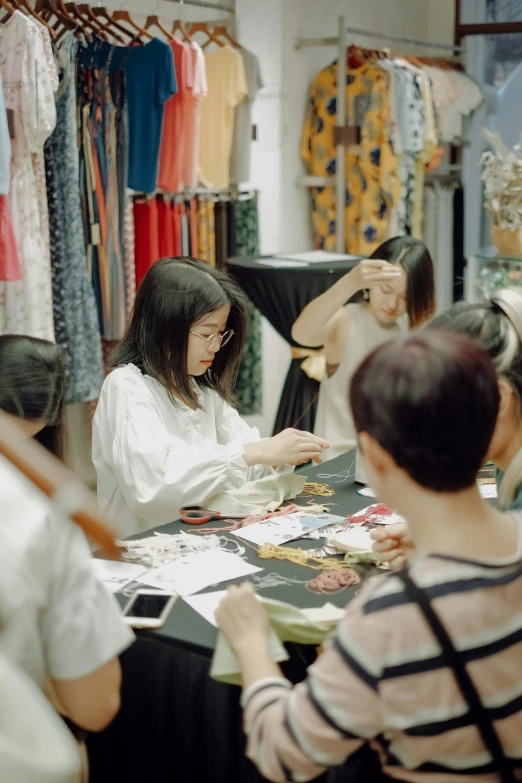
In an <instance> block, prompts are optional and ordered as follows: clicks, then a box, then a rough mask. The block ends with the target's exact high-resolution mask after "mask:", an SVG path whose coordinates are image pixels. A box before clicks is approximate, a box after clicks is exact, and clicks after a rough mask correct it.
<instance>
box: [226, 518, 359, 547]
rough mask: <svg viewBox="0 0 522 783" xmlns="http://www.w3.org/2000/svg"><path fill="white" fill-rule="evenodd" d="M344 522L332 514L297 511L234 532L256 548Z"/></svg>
mask: <svg viewBox="0 0 522 783" xmlns="http://www.w3.org/2000/svg"><path fill="white" fill-rule="evenodd" d="M345 521H346V520H344V519H343V517H336V516H333V515H332V514H307V513H306V511H297V512H296V513H295V514H285V516H282V517H271V518H270V519H264V520H263V521H262V522H255V523H254V524H253V525H248V527H241V528H239V530H236V531H235V535H236V536H239V537H240V538H242V539H244V540H245V541H251V542H252V543H254V544H257V545H258V546H263V544H286V543H287V542H288V541H294V540H295V539H296V538H302V537H303V536H305V535H306V534H307V533H310V532H312V531H314V530H319V529H320V528H322V527H326V526H327V525H333V524H336V523H338V522H339V523H340V522H345Z"/></svg>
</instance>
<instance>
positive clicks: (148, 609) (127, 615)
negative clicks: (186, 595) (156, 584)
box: [123, 590, 178, 628]
mask: <svg viewBox="0 0 522 783" xmlns="http://www.w3.org/2000/svg"><path fill="white" fill-rule="evenodd" d="M177 598H178V596H177V595H172V594H171V593H163V592H161V591H160V590H138V591H137V592H136V593H135V594H134V595H133V596H132V598H131V599H130V601H129V603H128V604H127V606H126V607H125V609H124V610H123V619H124V621H125V622H126V623H127V624H128V625H130V626H132V627H133V628H162V627H163V626H164V625H165V621H166V619H167V617H168V616H169V613H170V611H171V609H172V607H173V606H174V604H175V603H176V600H177Z"/></svg>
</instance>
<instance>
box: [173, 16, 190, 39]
mask: <svg viewBox="0 0 522 783" xmlns="http://www.w3.org/2000/svg"><path fill="white" fill-rule="evenodd" d="M178 30H179V31H180V33H181V35H182V36H183V38H184V39H185V41H188V42H189V43H192V38H191V36H190V34H189V32H188V30H187V28H186V27H185V25H184V24H183V22H182V21H181V19H176V21H175V22H174V25H173V27H172V33H171V35H172V36H174V35H175V34H176V33H177V31H178Z"/></svg>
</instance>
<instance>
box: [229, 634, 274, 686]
mask: <svg viewBox="0 0 522 783" xmlns="http://www.w3.org/2000/svg"><path fill="white" fill-rule="evenodd" d="M234 652H235V653H236V655H237V657H238V660H239V663H240V666H241V678H242V681H243V689H245V690H246V689H247V688H250V686H251V685H254V684H255V683H256V682H259V681H260V680H264V679H266V678H267V677H281V678H283V674H282V672H281V669H280V668H279V666H278V665H277V663H275V661H273V660H272V657H271V655H270V652H269V649H268V638H267V636H266V635H264V634H262V635H260V636H259V637H257V636H255V635H252V636H249V637H248V638H246V639H244V640H243V641H242V642H241V643H240V644H238V645H237V646H235V647H234Z"/></svg>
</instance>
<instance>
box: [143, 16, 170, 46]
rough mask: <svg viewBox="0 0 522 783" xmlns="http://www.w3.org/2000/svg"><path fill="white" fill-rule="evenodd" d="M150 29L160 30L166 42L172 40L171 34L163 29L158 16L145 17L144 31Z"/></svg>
mask: <svg viewBox="0 0 522 783" xmlns="http://www.w3.org/2000/svg"><path fill="white" fill-rule="evenodd" d="M150 27H157V28H158V30H160V31H161V32H162V33H163V35H164V36H165V38H166V39H167V40H168V41H170V39H171V38H172V33H169V31H168V30H167V29H166V28H165V27H163V25H162V24H161V22H160V20H159V17H158V16H156V15H154V16H148V17H147V21H146V22H145V28H144V29H145V30H148V29H149V28H150Z"/></svg>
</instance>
